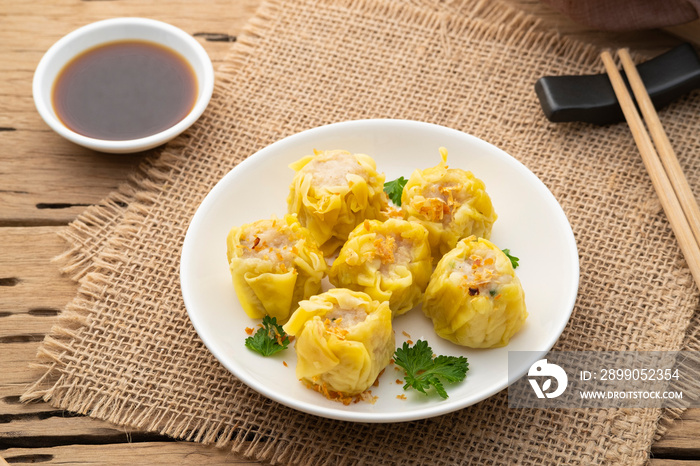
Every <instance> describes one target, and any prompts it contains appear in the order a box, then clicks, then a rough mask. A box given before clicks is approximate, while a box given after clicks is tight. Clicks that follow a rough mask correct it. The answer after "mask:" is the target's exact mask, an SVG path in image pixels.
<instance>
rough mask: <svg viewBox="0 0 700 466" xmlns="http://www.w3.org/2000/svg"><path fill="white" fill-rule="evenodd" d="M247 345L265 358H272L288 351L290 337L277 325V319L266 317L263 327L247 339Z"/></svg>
mask: <svg viewBox="0 0 700 466" xmlns="http://www.w3.org/2000/svg"><path fill="white" fill-rule="evenodd" d="M245 345H246V347H248V348H250V349H251V350H253V351H255V352H257V353H260V354H262V355H263V356H271V355H273V354H275V353H279V352H280V351H282V350H285V349H287V347H288V346H289V337H288V336H287V334H286V333H285V332H284V330H283V329H282V326H281V325H277V317H270V316H265V317H263V320H262V327H260V328H259V329H258V331H257V332H255V335H253V336H252V337H248V338H246V339H245Z"/></svg>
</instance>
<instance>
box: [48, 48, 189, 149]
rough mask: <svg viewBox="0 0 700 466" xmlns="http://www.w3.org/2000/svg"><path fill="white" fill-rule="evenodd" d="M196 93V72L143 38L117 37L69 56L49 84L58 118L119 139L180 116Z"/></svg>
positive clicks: (142, 134)
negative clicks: (120, 38) (123, 39)
mask: <svg viewBox="0 0 700 466" xmlns="http://www.w3.org/2000/svg"><path fill="white" fill-rule="evenodd" d="M196 98H197V77H196V76H195V73H194V70H193V69H192V67H191V66H190V64H189V63H187V61H186V60H185V59H184V58H183V57H182V56H181V55H180V54H178V53H177V52H175V51H173V50H171V49H169V48H166V47H163V46H161V45H158V44H155V43H152V42H145V41H118V42H110V43H107V44H104V45H100V46H97V47H95V48H92V49H89V50H87V51H85V52H83V53H82V54H80V55H78V56H77V57H75V58H74V59H73V60H71V61H70V62H69V63H68V64H67V65H66V66H65V67H64V69H63V70H61V72H60V73H59V74H58V77H57V78H56V82H55V83H54V87H53V95H52V99H53V107H54V110H55V112H56V114H57V116H58V118H59V119H60V120H61V122H63V124H64V125H66V126H67V127H68V128H70V129H71V130H73V131H75V132H76V133H79V134H82V135H84V136H88V137H91V138H97V139H106V140H113V141H123V140H128V139H137V138H142V137H146V136H150V135H153V134H156V133H159V132H161V131H163V130H165V129H167V128H169V127H171V126H173V125H174V124H176V123H177V122H179V121H180V120H182V119H183V118H184V117H185V116H186V115H187V114H188V113H189V112H190V110H192V107H193V106H194V103H195V100H196Z"/></svg>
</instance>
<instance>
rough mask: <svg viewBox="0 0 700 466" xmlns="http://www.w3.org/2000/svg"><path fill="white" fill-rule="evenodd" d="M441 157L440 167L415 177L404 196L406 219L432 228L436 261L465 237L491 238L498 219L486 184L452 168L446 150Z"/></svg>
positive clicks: (408, 183) (411, 177)
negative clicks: (492, 229) (449, 165)
mask: <svg viewBox="0 0 700 466" xmlns="http://www.w3.org/2000/svg"><path fill="white" fill-rule="evenodd" d="M440 154H441V156H442V161H441V162H440V163H439V164H438V165H436V166H434V167H431V168H427V169H425V170H415V171H414V172H413V173H412V174H411V176H410V177H409V179H408V182H407V183H406V186H404V189H403V193H402V196H401V206H402V209H403V211H404V213H405V216H406V219H407V220H410V221H414V222H418V223H420V224H421V225H423V226H424V227H425V228H427V229H428V232H429V233H430V235H429V239H430V247H431V251H432V256H433V261H435V262H437V261H438V260H439V259H440V258H441V257H442V256H443V255H444V254H446V253H447V252H448V251H450V250H451V249H452V248H454V247H455V245H456V244H457V241H459V240H460V239H462V238H466V237H467V236H471V235H475V236H478V237H482V238H486V239H488V238H489V237H490V235H491V228H492V227H493V224H494V222H495V221H496V218H497V215H496V212H495V211H494V209H493V204H492V203H491V198H490V197H489V195H488V193H487V192H486V186H485V185H484V182H483V181H481V180H480V179H478V178H476V177H475V176H474V174H473V173H472V172H469V171H465V170H461V169H459V168H448V166H447V150H446V149H445V148H440Z"/></svg>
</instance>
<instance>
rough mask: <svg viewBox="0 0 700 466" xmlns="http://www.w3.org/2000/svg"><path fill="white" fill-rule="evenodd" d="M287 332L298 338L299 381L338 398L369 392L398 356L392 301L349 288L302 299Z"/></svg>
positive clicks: (332, 290) (286, 327)
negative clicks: (395, 355)
mask: <svg viewBox="0 0 700 466" xmlns="http://www.w3.org/2000/svg"><path fill="white" fill-rule="evenodd" d="M284 331H285V332H286V333H287V334H289V335H294V336H295V337H296V338H295V343H294V348H295V351H296V354H297V367H296V374H297V377H298V378H299V379H300V380H301V381H303V382H305V383H306V384H307V385H308V386H309V387H311V388H314V389H316V390H318V391H319V392H321V393H323V394H325V395H326V396H329V395H330V396H329V397H333V396H332V395H334V394H335V395H336V396H335V397H333V398H339V397H338V396H337V395H338V394H340V395H344V396H352V395H357V394H360V393H362V392H364V391H365V390H367V389H368V388H369V387H370V386H371V385H372V384H373V383H374V381H375V380H376V379H377V376H378V375H379V373H380V372H381V371H382V370H383V369H384V368H385V367H386V366H387V365H388V364H389V362H390V360H391V357H392V355H393V353H394V331H393V329H392V327H391V309H389V303H387V302H381V303H380V302H379V301H374V300H372V299H371V298H370V297H369V296H368V295H367V294H365V293H361V292H356V291H351V290H348V289H344V288H332V289H330V290H328V291H327V292H325V293H321V294H319V295H316V296H312V297H311V298H310V299H308V300H304V301H301V302H300V303H299V308H298V309H297V310H296V311H295V312H294V314H292V317H291V318H290V319H289V322H287V323H286V324H285V325H284ZM334 392H335V393H334Z"/></svg>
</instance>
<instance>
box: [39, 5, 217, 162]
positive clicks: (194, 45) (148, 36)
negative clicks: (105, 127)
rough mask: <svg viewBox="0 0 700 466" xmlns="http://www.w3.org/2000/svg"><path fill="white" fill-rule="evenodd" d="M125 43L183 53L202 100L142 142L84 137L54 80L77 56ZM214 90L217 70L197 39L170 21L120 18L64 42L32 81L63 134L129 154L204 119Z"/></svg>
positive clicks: (45, 112) (43, 111) (49, 119)
mask: <svg viewBox="0 0 700 466" xmlns="http://www.w3.org/2000/svg"><path fill="white" fill-rule="evenodd" d="M119 40H143V41H149V42H154V43H156V44H160V45H162V46H165V47H168V48H170V49H171V50H174V51H175V52H177V53H179V54H180V55H182V57H183V58H184V59H185V60H187V62H188V63H189V64H190V65H191V66H192V69H193V70H194V72H195V75H196V76H197V86H198V89H197V98H196V100H195V104H194V106H193V108H192V110H191V111H190V112H189V113H188V114H187V115H186V116H185V117H184V118H183V119H182V120H180V121H179V122H178V123H176V124H175V125H173V126H171V127H170V128H168V129H166V130H164V131H161V132H159V133H156V134H153V135H150V136H147V137H142V138H138V139H131V140H122V141H111V140H104V139H95V138H91V137H87V136H83V135H81V134H78V133H76V132H74V131H72V130H70V129H69V128H68V127H66V126H65V125H64V124H63V123H62V122H61V121H60V120H59V118H58V117H57V115H56V112H55V110H54V108H53V105H52V98H51V94H52V90H53V85H54V81H55V80H56V77H57V75H58V74H59V72H60V71H61V70H62V69H63V67H64V66H65V65H66V64H67V63H68V62H69V61H70V60H71V59H72V58H74V57H75V56H76V55H78V54H80V53H81V52H83V51H85V50H87V49H90V48H93V47H95V46H97V45H100V44H104V43H107V42H113V41H119ZM213 90H214V69H213V67H212V64H211V60H210V59H209V56H208V55H207V52H206V51H205V50H204V48H203V47H202V46H201V45H200V44H199V42H197V40H196V39H194V38H193V37H192V36H190V35H189V34H187V33H186V32H184V31H183V30H181V29H179V28H176V27H175V26H172V25H170V24H167V23H163V22H161V21H156V20H152V19H145V18H114V19H107V20H104V21H98V22H95V23H92V24H88V25H87V26H83V27H81V28H79V29H76V30H75V31H73V32H71V33H69V34H67V35H66V36H64V37H62V38H61V39H59V40H58V42H56V43H55V44H54V45H53V46H51V48H50V49H49V50H48V51H47V52H46V54H45V55H44V56H43V57H42V59H41V61H40V62H39V65H38V66H37V69H36V72H35V73H34V81H33V83H32V93H33V95H34V103H35V105H36V108H37V110H38V111H39V114H40V115H41V117H42V118H43V119H44V121H45V122H46V123H47V124H48V125H49V126H50V127H51V129H53V130H54V131H56V132H57V133H58V134H60V135H61V136H63V137H64V138H66V139H68V140H69V141H72V142H74V143H76V144H79V145H81V146H84V147H87V148H90V149H94V150H96V151H100V152H111V153H129V152H138V151H143V150H147V149H151V148H153V147H156V146H159V145H161V144H163V143H165V142H167V141H169V140H171V139H173V138H174V137H176V136H177V135H179V134H180V133H182V132H183V131H185V130H186V129H187V128H189V127H190V126H191V125H192V124H193V123H194V122H195V121H196V120H197V118H199V117H200V116H201V115H202V112H204V109H205V108H206V106H207V104H208V103H209V99H210V98H211V94H212V91H213Z"/></svg>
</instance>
